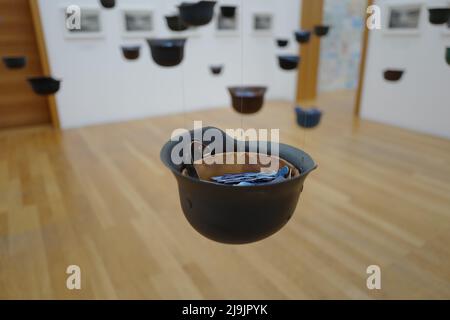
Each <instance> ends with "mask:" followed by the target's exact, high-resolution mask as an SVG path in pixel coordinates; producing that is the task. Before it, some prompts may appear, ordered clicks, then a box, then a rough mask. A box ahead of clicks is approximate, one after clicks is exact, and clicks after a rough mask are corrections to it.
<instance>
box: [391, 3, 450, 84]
mask: <svg viewBox="0 0 450 320" xmlns="http://www.w3.org/2000/svg"><path fill="white" fill-rule="evenodd" d="M428 21H429V23H430V24H432V25H437V26H449V27H450V8H428ZM445 61H446V62H447V64H448V65H450V47H447V48H446V49H445ZM404 73H405V70H403V69H386V70H384V71H383V77H384V79H385V80H386V81H391V82H395V81H399V80H400V79H401V78H402V77H403V75H404Z"/></svg>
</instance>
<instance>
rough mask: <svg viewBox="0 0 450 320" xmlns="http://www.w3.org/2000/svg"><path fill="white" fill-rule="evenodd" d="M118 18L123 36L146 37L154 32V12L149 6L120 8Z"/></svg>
mask: <svg viewBox="0 0 450 320" xmlns="http://www.w3.org/2000/svg"><path fill="white" fill-rule="evenodd" d="M120 20H121V26H122V36H123V37H125V38H148V37H152V36H154V34H155V14H154V11H153V9H151V8H144V7H142V8H140V7H128V8H121V9H120Z"/></svg>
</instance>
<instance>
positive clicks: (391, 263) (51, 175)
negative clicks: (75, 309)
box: [0, 93, 450, 299]
mask: <svg viewBox="0 0 450 320" xmlns="http://www.w3.org/2000/svg"><path fill="white" fill-rule="evenodd" d="M317 105H319V106H320V107H321V108H323V109H324V110H325V114H324V118H323V122H322V124H321V126H320V127H318V128H317V129H314V130H308V131H305V130H302V129H301V128H299V127H297V125H296V123H295V120H294V113H293V110H292V106H291V105H289V104H288V103H267V104H266V106H265V107H264V110H263V111H262V112H261V113H259V114H257V115H255V116H246V117H244V118H241V117H240V116H239V115H237V114H236V113H234V112H233V111H232V110H231V109H230V108H227V109H217V110H212V111H211V110H210V111H204V112H196V113H191V114H189V115H186V116H181V115H174V116H166V117H159V118H152V119H145V120H141V121H134V122H127V123H120V124H110V125H102V126H94V127H88V128H82V129H74V130H67V131H64V132H62V133H57V132H55V131H52V130H51V129H49V128H34V129H22V130H14V131H1V132H0V298H3V299H5V298H6V299H12V298H27V299H28V298H32V299H35V298H45V299H47V298H58V299H59V298H64V299H65V298H88V299H90V298H106V299H109V298H125V299H132V298H133V299H134V298H137V299H140V298H145V299H161V298H163V299H166V298H174V299H178V298H185V299H187V298H195V299H197V298H199V299H201V298H210V299H216V298H227V299H232V298H233V299H238V298H244V299H247V298H263V299H265V298H273V299H286V298H288V299H304V298H313V299H320V298H326V299H329V298H344V299H347V298H352V299H353V298H362V299H371V298H388V299H392V298H446V299H449V298H450V246H449V244H450V141H447V140H443V139H438V138H433V137H430V136H426V135H421V134H417V133H413V132H409V131H406V130H402V129H398V128H394V127H389V126H385V125H381V124H376V123H372V122H369V121H359V120H357V119H354V118H353V117H352V110H351V106H352V105H353V104H352V94H350V93H339V94H328V95H324V96H322V97H321V98H320V99H319V101H318V102H317ZM193 119H197V120H203V123H204V125H216V126H219V127H221V128H237V127H240V126H241V123H242V124H243V126H244V127H246V128H248V127H257V128H280V129H281V134H280V136H281V141H282V142H285V143H288V144H292V145H295V146H297V147H300V148H302V149H305V150H306V151H307V152H308V153H310V154H311V155H312V156H313V158H314V159H315V160H316V161H317V163H318V164H319V168H318V170H316V171H314V172H313V173H312V174H311V175H310V177H308V179H307V181H306V183H305V188H304V191H303V193H302V197H301V200H300V202H299V204H298V207H297V210H296V213H295V215H294V217H293V218H292V220H291V221H290V222H289V223H288V225H287V226H286V227H285V228H284V229H283V230H281V231H280V232H279V233H278V234H276V235H274V236H272V237H270V238H268V239H266V240H263V241H260V242H258V243H254V244H250V245H242V246H231V245H223V244H219V243H215V242H212V241H209V240H207V239H205V238H203V237H202V236H200V235H199V234H197V233H196V232H195V231H194V230H193V229H192V228H191V227H190V226H189V224H188V223H187V222H186V220H185V218H184V216H183V214H182V212H181V209H180V206H179V203H178V194H177V186H176V182H175V179H174V178H173V177H172V175H171V174H170V173H169V171H168V170H166V169H165V168H164V167H163V165H162V164H161V162H160V160H159V150H160V148H161V146H162V144H163V143H164V142H165V141H166V140H167V139H168V138H169V136H170V134H171V132H172V130H173V129H174V128H177V127H182V126H184V125H187V126H189V127H191V126H192V122H191V121H192V120H193ZM224 201H226V199H224ZM71 264H76V265H79V266H80V267H81V272H82V290H80V291H76V290H75V291H69V290H68V289H66V277H67V275H66V273H65V271H66V268H67V266H68V265H71ZM372 264H376V265H379V266H380V267H381V272H382V289H381V290H378V291H377V290H375V291H370V290H368V289H367V287H366V278H367V274H366V268H367V266H369V265H372Z"/></svg>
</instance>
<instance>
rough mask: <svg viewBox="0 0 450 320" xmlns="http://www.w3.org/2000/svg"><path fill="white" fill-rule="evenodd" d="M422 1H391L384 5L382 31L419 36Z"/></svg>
mask: <svg viewBox="0 0 450 320" xmlns="http://www.w3.org/2000/svg"><path fill="white" fill-rule="evenodd" d="M423 7H424V4H423V2H419V1H416V2H408V3H405V2H400V1H399V2H393V3H389V4H387V5H386V7H385V8H386V14H385V15H384V22H383V31H384V34H385V35H389V36H419V35H420V33H421V29H422V24H423V20H424V19H423V15H424V14H423V11H424V10H423Z"/></svg>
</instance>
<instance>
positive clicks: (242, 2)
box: [239, 0, 244, 130]
mask: <svg viewBox="0 0 450 320" xmlns="http://www.w3.org/2000/svg"><path fill="white" fill-rule="evenodd" d="M239 18H240V19H239V20H240V22H239V28H241V86H243V85H244V0H241V12H240V17H239ZM243 104H244V97H242V96H241V114H240V117H241V128H242V130H244V116H243V113H242V110H243V107H244V106H243Z"/></svg>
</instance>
